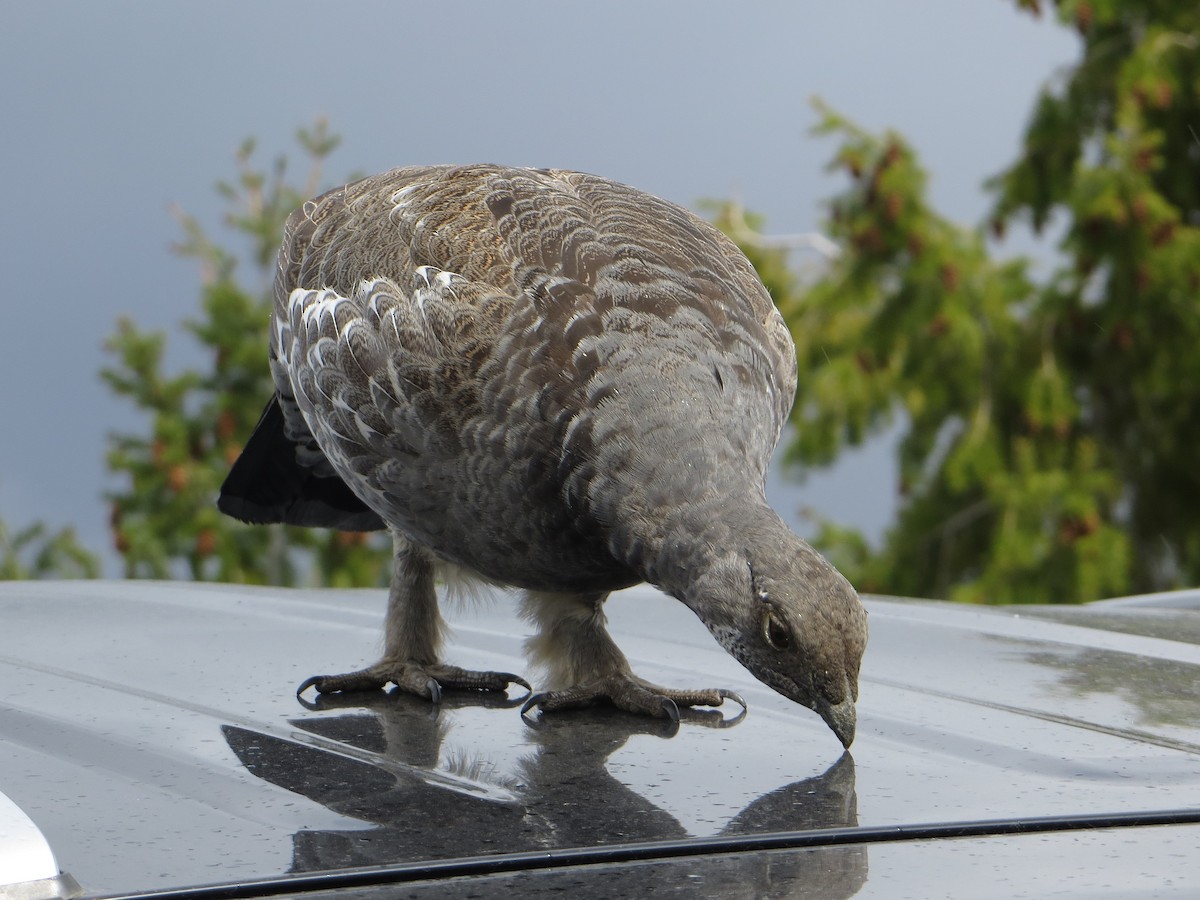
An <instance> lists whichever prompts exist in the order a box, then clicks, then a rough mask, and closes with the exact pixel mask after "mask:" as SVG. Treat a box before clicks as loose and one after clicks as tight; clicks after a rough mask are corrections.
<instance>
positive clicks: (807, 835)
mask: <svg viewBox="0 0 1200 900" xmlns="http://www.w3.org/2000/svg"><path fill="white" fill-rule="evenodd" d="M1149 825H1200V809H1177V810H1162V811H1158V812H1133V813H1098V814H1092V815H1078V816H1047V817H1044V818H1031V819H981V820H977V821H973V822H947V823H939V824H933V825H896V826H880V825H877V826H871V827H865V828H816V829H812V830H811V831H773V832H767V833H765V834H737V835H728V836H719V837H705V838H684V839H681V840H670V841H646V842H643V843H637V844H606V845H604V846H601V847H568V848H564V849H558V850H546V851H532V852H528V851H527V852H522V853H497V854H494V855H489V856H467V857H457V858H452V859H435V860H428V861H425V862H414V863H399V864H396V865H390V866H370V867H363V868H355V869H340V870H337V871H332V872H313V873H309V874H301V875H285V876H282V877H279V878H267V879H262V880H258V881H242V882H236V883H233V884H214V885H208V886H203V887H193V888H180V889H176V890H165V891H150V892H144V893H134V894H111V895H103V897H104V900H243V898H257V897H272V896H276V895H279V894H303V893H307V892H309V891H332V890H339V889H347V888H356V887H373V886H381V885H388V884H403V883H405V882H410V881H434V880H446V879H451V878H463V877H467V876H472V875H496V874H503V873H515V872H531V871H539V870H546V869H561V868H566V867H568V866H603V865H613V864H617V863H626V862H647V861H653V860H663V861H666V860H672V859H681V858H686V857H690V856H717V855H722V854H732V853H753V852H758V851H762V850H796V849H805V848H811V847H830V846H838V845H842V844H876V843H885V842H892V841H919V840H932V839H941V838H967V837H993V836H1004V835H1021V834H1039V833H1046V832H1055V831H1082V830H1095V829H1101V828H1133V827H1143V826H1149ZM97 900H99V898H97Z"/></svg>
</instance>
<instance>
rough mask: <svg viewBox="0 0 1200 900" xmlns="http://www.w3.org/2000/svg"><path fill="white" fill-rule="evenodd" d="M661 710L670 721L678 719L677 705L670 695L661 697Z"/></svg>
mask: <svg viewBox="0 0 1200 900" xmlns="http://www.w3.org/2000/svg"><path fill="white" fill-rule="evenodd" d="M662 711H663V714H664V715H666V717H667V718H668V719H670V720H671V721H672V722H678V721H679V707H678V706H676V705H675V701H674V700H672V699H671V698H670V697H663V698H662Z"/></svg>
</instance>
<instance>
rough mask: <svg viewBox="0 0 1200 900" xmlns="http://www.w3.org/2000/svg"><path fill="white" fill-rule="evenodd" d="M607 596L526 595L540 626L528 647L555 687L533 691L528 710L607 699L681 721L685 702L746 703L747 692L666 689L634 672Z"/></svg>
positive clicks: (527, 611)
mask: <svg viewBox="0 0 1200 900" xmlns="http://www.w3.org/2000/svg"><path fill="white" fill-rule="evenodd" d="M607 596H608V595H607V594H551V593H544V592H538V591H529V592H527V593H526V594H525V602H524V608H523V612H524V615H525V618H527V619H528V620H530V621H531V622H533V623H534V625H535V626H536V627H537V634H535V635H534V636H533V637H532V638H530V639H529V641H528V642H527V643H526V650H527V651H528V653H529V656H530V658H531V659H532V660H533V661H534V662H535V663H536V664H539V665H541V666H543V667H544V668H545V669H546V670H547V674H548V683H549V685H550V686H551V688H552V690H549V691H546V692H543V693H539V694H534V695H533V696H531V697H530V698H529V699H528V700H527V701H526V703H525V706H524V708H523V709H522V710H521V712H522V714H524V713H526V712H528V711H530V710H531V709H533V708H534V707H537V708H539V709H541V711H542V712H543V713H547V712H554V711H556V710H560V709H574V708H578V707H583V706H594V705H595V704H597V703H604V702H607V703H611V704H612V705H613V706H616V707H617V708H619V709H623V710H625V711H627V712H632V713H640V714H642V715H649V716H657V717H659V718H671V719H676V720H677V719H678V718H679V707H681V706H720V705H721V704H722V703H723V702H724V701H725V699H726V698H729V699H732V700H735V701H736V702H738V703H740V704H741V705H742V706H743V707H745V705H746V704H745V701H743V700H742V698H741V697H739V696H738V695H737V694H735V693H733V692H732V691H727V690H725V689H723V688H710V689H701V690H680V689H677V688H666V687H660V686H659V685H656V684H652V683H650V682H649V681H646V680H644V679H642V678H639V677H638V676H636V675H634V674H633V671H632V670H631V669H630V668H629V661H628V660H627V659H626V658H625V654H623V653H622V652H621V651H620V649H618V647H617V645H616V644H615V643H614V642H613V639H612V637H611V636H610V635H609V633H608V630H607V629H606V628H605V627H604V625H605V618H604V601H605V599H606V598H607Z"/></svg>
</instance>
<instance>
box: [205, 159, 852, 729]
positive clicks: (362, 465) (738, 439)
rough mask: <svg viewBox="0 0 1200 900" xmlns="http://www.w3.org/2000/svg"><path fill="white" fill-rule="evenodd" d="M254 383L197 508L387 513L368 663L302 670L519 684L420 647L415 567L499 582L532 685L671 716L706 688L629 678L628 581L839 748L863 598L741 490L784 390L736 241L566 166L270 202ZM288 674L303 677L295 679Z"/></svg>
mask: <svg viewBox="0 0 1200 900" xmlns="http://www.w3.org/2000/svg"><path fill="white" fill-rule="evenodd" d="M271 372H272V375H273V378H274V381H275V387H276V396H275V397H274V398H273V399H272V400H271V402H270V403H269V404H268V406H267V409H266V411H265V412H264V414H263V417H262V420H261V421H260V422H259V425H258V427H257V429H256V430H255V432H254V434H253V435H252V437H251V438H250V441H249V442H248V444H247V445H246V447H245V449H244V451H243V453H242V456H241V458H240V459H239V460H238V461H237V462H236V463H235V465H234V467H233V470H232V472H231V473H230V475H229V478H228V480H227V481H226V483H225V485H224V487H223V488H222V493H221V499H220V506H221V509H222V510H224V511H225V512H227V513H229V514H231V515H233V516H236V517H238V518H241V519H244V520H246V521H251V522H279V521H283V522H290V523H293V524H299V525H315V526H329V527H334V528H345V529H350V530H366V529H372V528H380V527H384V526H386V527H388V528H389V529H390V530H391V532H392V534H393V537H394V540H395V548H396V552H395V570H394V575H393V580H392V588H391V595H390V600H389V606H388V614H387V622H386V625H385V629H386V646H385V653H384V658H383V660H382V661H381V662H380V663H378V664H376V665H374V666H372V667H370V668H368V669H364V670H362V671H359V672H353V673H350V674H348V675H339V676H320V677H316V678H312V679H309V680H308V681H307V682H305V685H304V686H305V687H307V686H310V685H312V686H315V687H316V689H317V690H318V691H338V690H352V689H363V688H371V687H381V686H383V685H385V684H387V683H388V682H389V681H391V682H394V683H395V684H397V685H398V686H399V687H401V688H403V689H404V690H407V691H410V692H412V693H415V694H419V695H422V696H425V697H430V698H433V699H437V697H438V696H439V694H440V687H439V685H440V686H443V687H465V688H480V689H492V690H503V689H504V688H505V687H507V686H508V684H510V683H513V682H517V683H521V684H524V681H523V680H521V679H519V678H517V677H516V676H513V675H509V674H506V673H497V672H472V671H467V670H464V669H460V668H458V667H456V666H451V665H448V664H446V663H444V662H443V661H442V660H441V659H440V656H439V650H440V641H441V634H442V630H443V628H442V620H441V617H440V615H439V613H438V608H437V600H436V597H435V593H434V577H435V571H436V570H437V569H438V568H439V567H447V566H448V567H458V568H461V569H465V570H467V572H468V573H470V574H474V575H478V576H481V577H482V578H484V579H487V580H489V581H492V582H498V583H501V584H507V585H512V586H516V587H519V588H523V589H525V591H526V595H525V612H526V615H527V617H528V618H529V619H530V620H531V621H532V622H533V623H534V624H535V625H536V627H537V635H536V636H535V637H534V638H533V639H532V640H531V641H530V644H529V646H530V650H531V653H532V655H533V656H534V658H535V660H536V661H537V662H539V663H542V664H544V665H546V666H547V667H548V669H549V673H550V676H551V679H552V686H553V687H554V688H555V689H554V690H552V691H550V692H549V693H544V694H539V695H536V696H535V697H532V698H530V703H529V704H527V709H528V708H530V707H533V706H537V707H540V708H541V710H542V711H543V712H550V711H553V710H557V709H560V708H566V707H571V706H580V705H586V704H590V703H593V702H596V701H597V700H607V701H609V702H612V703H614V704H615V705H617V706H619V707H621V708H623V709H626V710H630V711H634V712H640V713H648V714H651V715H659V716H662V715H678V712H677V706H678V705H689V706H695V705H719V704H720V703H721V702H722V700H723V699H724V698H725V697H727V696H733V695H731V694H730V693H729V692H728V691H722V690H675V689H668V688H663V687H658V686H656V685H653V684H649V683H648V682H646V681H643V680H642V679H640V678H638V677H637V676H635V675H634V674H633V673H632V672H631V671H630V669H629V666H628V663H627V662H626V660H625V657H624V656H623V655H622V653H621V652H620V650H618V649H617V647H616V645H615V644H614V643H613V641H612V639H611V638H610V637H609V635H608V633H607V631H606V630H605V627H604V615H603V612H602V604H603V602H604V599H605V597H606V596H607V594H608V592H609V591H612V590H614V589H616V588H620V587H624V586H627V585H631V584H634V583H636V582H639V581H643V580H644V581H649V582H651V583H652V584H655V585H657V586H659V587H660V588H662V589H663V590H664V591H666V592H667V593H669V594H671V595H672V596H674V597H676V598H677V599H679V600H680V601H682V602H683V603H685V604H686V605H687V606H688V607H689V608H691V609H692V610H693V611H694V612H695V613H696V614H697V615H698V616H699V617H700V619H701V620H702V621H703V622H704V624H705V625H707V626H708V628H709V630H710V631H711V632H712V633H713V635H714V636H715V637H716V638H717V640H718V641H719V642H720V643H721V644H722V645H723V646H724V647H725V648H726V649H727V650H728V651H729V652H730V653H732V654H733V655H734V656H735V657H737V659H739V660H740V661H741V662H742V663H743V664H744V665H745V666H746V667H747V668H749V669H750V671H751V672H753V673H754V675H756V676H757V677H758V678H760V679H761V680H762V681H764V682H766V683H767V684H769V685H770V686H771V687H773V688H775V689H776V690H778V691H780V692H781V693H783V694H785V695H786V696H788V697H790V698H792V699H794V700H796V701H798V702H800V703H803V704H805V705H807V706H810V707H812V708H813V709H815V710H817V711H818V712H819V713H820V714H821V715H822V716H823V717H824V718H825V720H826V721H827V722H828V723H829V725H830V727H832V728H833V730H834V731H835V732H836V733H837V735H838V737H839V738H841V740H842V742H843V743H845V744H847V745H848V744H849V743H850V741H851V740H852V738H853V736H854V723H855V714H854V700H855V697H856V695H857V683H858V668H859V661H860V659H861V656H862V652H863V648H864V646H865V643H866V616H865V613H864V611H863V608H862V606H861V604H860V603H859V601H858V598H857V596H856V595H855V593H854V590H853V589H852V588H851V587H850V585H849V584H848V583H847V582H846V581H845V579H844V578H842V577H841V575H839V574H838V573H837V571H836V570H834V569H833V568H832V567H831V566H830V565H829V564H828V563H826V562H825V560H823V559H822V558H821V557H820V556H819V555H818V554H817V553H816V552H815V551H814V550H812V548H810V547H809V546H808V545H807V544H806V543H804V542H803V541H802V540H800V539H799V538H798V537H796V536H795V535H793V534H792V533H791V532H790V531H789V530H788V529H787V527H786V526H785V525H784V524H783V522H782V521H781V520H780V519H779V517H778V516H777V515H776V514H775V513H774V512H772V511H771V510H770V509H769V508H768V506H767V504H766V502H765V500H764V496H763V481H764V477H765V472H766V467H767V463H768V460H769V458H770V455H771V451H772V449H773V447H774V446H775V443H776V441H777V440H778V437H779V431H780V428H781V427H782V425H783V422H784V419H785V418H786V416H787V412H788V408H789V406H790V404H791V401H792V397H793V394H794V390H795V380H796V368H795V352H794V348H793V346H792V342H791V340H790V337H789V335H788V332H787V329H786V327H785V326H784V324H783V321H782V320H781V318H780V317H779V314H778V313H777V312H776V311H775V309H774V307H773V306H772V304H771V301H770V298H769V297H768V295H767V292H766V290H765V289H764V288H763V286H762V284H761V282H760V281H759V280H758V278H757V277H756V276H755V273H754V270H753V268H752V267H751V266H750V263H749V262H748V261H747V260H746V258H745V257H744V256H743V255H742V254H741V253H740V252H738V250H737V249H736V248H735V247H734V246H733V245H732V244H731V243H730V242H729V241H728V240H727V239H726V238H725V237H723V236H722V235H721V234H720V233H719V232H717V231H716V230H715V229H714V228H712V227H711V226H709V225H708V224H707V223H705V222H703V221H701V220H699V219H697V218H696V217H695V216H693V215H691V214H690V213H688V212H687V211H685V210H683V209H681V208H679V207H677V206H674V205H672V204H670V203H667V202H665V201H663V200H659V199H657V198H654V197H650V196H648V195H646V194H642V193H640V192H638V191H635V190H633V189H631V188H628V187H625V186H623V185H619V184H615V183H613V182H610V181H606V180H604V179H601V178H596V177H593V176H589V175H582V174H578V173H574V172H564V171H555V170H533V169H506V168H498V167H493V166H467V167H461V168H452V167H432V168H410V169H397V170H394V171H391V172H387V173H384V174H382V175H377V176H374V177H371V178H367V179H364V180H362V181H359V182H356V183H354V184H350V185H347V186H345V187H342V188H338V189H337V190H334V191H331V192H330V193H328V194H325V195H324V196H322V197H319V198H318V199H316V200H313V201H311V202H309V203H307V204H305V205H304V207H303V208H302V209H300V210H298V211H297V212H295V213H294V214H293V215H292V216H291V218H290V219H289V220H288V223H287V228H286V232H285V237H284V243H283V248H282V250H281V251H280V254H279V270H278V276H277V279H276V283H275V306H274V310H273V314H272V327H271ZM302 689H303V688H302Z"/></svg>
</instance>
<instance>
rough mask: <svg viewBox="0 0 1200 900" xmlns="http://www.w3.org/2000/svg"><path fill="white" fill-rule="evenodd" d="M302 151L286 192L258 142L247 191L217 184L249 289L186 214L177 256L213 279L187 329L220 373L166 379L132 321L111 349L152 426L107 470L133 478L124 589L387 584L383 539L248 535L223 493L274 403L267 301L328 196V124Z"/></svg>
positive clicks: (121, 500)
mask: <svg viewBox="0 0 1200 900" xmlns="http://www.w3.org/2000/svg"><path fill="white" fill-rule="evenodd" d="M298 139H299V143H300V146H301V150H302V152H303V154H304V156H305V157H306V158H307V159H308V162H309V171H308V174H307V177H306V178H305V180H304V182H303V183H302V184H300V185H296V184H293V183H292V182H291V181H290V180H289V177H288V176H289V172H288V167H287V164H286V161H285V160H284V159H283V158H281V159H279V160H278V161H277V162H276V163H275V164H274V166H273V167H271V169H270V170H269V171H264V170H263V169H262V168H260V167H259V166H258V165H257V164H256V161H255V158H254V150H255V147H254V143H253V142H252V141H247V142H246V143H245V144H244V145H243V146H242V148H241V149H240V150H239V152H238V155H237V164H238V175H237V178H236V180H235V181H233V182H221V183H219V184H218V185H217V189H218V191H219V193H220V194H221V196H222V197H223V198H224V199H225V201H226V202H227V205H228V211H227V214H226V216H225V221H224V224H225V227H226V230H227V231H228V235H227V237H229V238H232V239H234V241H235V247H236V248H238V249H240V250H242V251H243V255H244V256H245V260H242V261H243V262H248V263H249V264H250V266H252V267H253V270H254V272H255V279H254V284H253V285H252V286H247V285H246V284H243V283H242V282H241V281H239V280H238V274H239V272H238V264H239V253H238V252H236V250H233V249H230V248H229V247H227V246H225V245H223V244H221V243H218V242H217V241H215V240H213V239H212V238H210V237H209V235H208V234H207V233H206V232H205V231H204V229H203V228H202V227H201V226H200V225H199V223H198V222H197V221H196V220H195V219H194V218H192V217H191V216H188V215H186V214H180V222H181V224H182V227H183V230H184V240H183V241H182V242H181V243H180V244H179V246H178V248H177V249H178V252H180V253H181V254H183V255H184V256H187V257H190V258H193V259H195V260H197V261H198V262H199V263H200V266H201V273H202V279H201V280H202V287H201V303H200V307H201V309H200V317H199V318H198V319H195V320H192V321H189V322H188V323H187V324H186V327H187V330H188V332H189V333H190V334H191V335H192V336H193V337H194V338H195V339H196V340H197V341H198V342H199V343H200V345H201V346H202V347H203V348H204V349H205V350H206V351H207V352H208V354H209V355H210V358H211V360H212V365H211V367H210V368H208V369H204V370H197V369H189V370H186V371H183V372H180V373H178V374H173V375H172V374H167V373H165V372H164V371H163V355H164V350H165V345H166V335H165V334H163V333H161V332H148V331H144V330H142V329H139V328H138V327H137V326H136V325H135V324H134V323H133V322H131V321H128V320H123V321H121V322H120V323H118V327H117V331H116V333H115V334H114V335H113V336H112V337H111V338H110V340H109V341H108V345H107V347H108V350H109V351H110V352H111V353H112V354H113V355H114V356H115V357H116V361H115V363H114V364H113V365H111V366H109V367H107V368H105V369H104V370H103V372H102V373H101V374H102V377H103V378H104V379H105V380H106V381H107V382H108V384H109V385H110V386H111V387H112V389H113V390H114V391H115V392H116V393H117V394H119V395H121V396H124V397H127V398H129V399H130V400H131V401H133V402H134V403H135V404H136V405H137V406H138V407H139V408H140V409H142V410H143V411H145V413H146V414H147V416H148V418H149V422H148V429H147V432H146V433H137V434H112V435H110V436H109V450H108V466H109V469H110V471H112V472H114V473H118V474H120V475H122V476H124V479H125V487H124V488H123V489H121V490H118V491H115V492H113V493H111V494H110V495H109V502H110V504H111V507H110V508H111V527H112V532H113V540H114V543H115V546H116V549H117V551H118V552H119V553H120V554H121V555H122V557H123V558H124V568H125V571H124V574H125V575H126V577H153V578H168V577H187V578H191V579H195V580H218V581H240V582H251V583H260V584H297V583H303V584H331V585H337V586H345V587H348V586H355V585H374V584H382V583H385V581H386V577H387V575H388V574H389V572H390V568H389V566H390V558H391V553H390V542H388V541H387V540H386V539H385V538H383V537H382V536H380V535H365V534H358V533H348V532H329V531H324V530H316V529H304V528H293V527H288V526H282V525H272V526H267V527H261V526H248V525H243V524H241V523H238V522H235V521H233V520H232V519H229V518H227V517H226V516H223V515H222V514H221V513H219V512H218V511H217V508H216V497H217V492H218V490H219V488H220V485H221V482H222V481H223V480H224V478H225V475H226V474H227V473H228V471H229V467H230V465H231V464H232V462H233V461H234V460H235V459H236V458H237V456H238V454H239V453H240V451H241V446H242V442H244V441H245V440H246V439H247V438H248V437H249V436H250V432H251V431H252V430H253V428H254V425H255V423H256V422H257V420H258V416H259V413H260V412H261V411H262V407H263V406H264V405H265V403H266V401H267V399H268V398H269V397H270V396H271V392H272V390H273V388H272V386H271V379H270V373H269V371H268V367H267V328H268V320H269V316H270V308H271V300H270V293H269V292H270V285H271V278H272V276H273V274H274V263H275V254H276V251H277V250H278V248H279V244H280V241H281V240H282V236H283V223H284V220H285V219H286V218H287V216H288V215H289V214H290V213H291V212H292V210H294V209H296V208H297V207H298V206H300V204H301V203H303V202H304V201H305V200H307V199H309V198H310V197H312V196H313V195H315V194H317V193H319V191H320V190H321V188H322V183H321V180H322V163H323V161H324V160H325V158H326V157H327V156H328V155H329V153H330V152H332V150H333V149H334V147H335V146H336V145H337V143H338V140H337V138H336V137H335V136H334V135H332V134H330V133H329V131H328V129H327V128H326V126H325V124H324V123H323V122H318V123H317V124H316V126H314V127H313V128H310V129H302V130H301V131H300V132H299V134H298Z"/></svg>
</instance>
